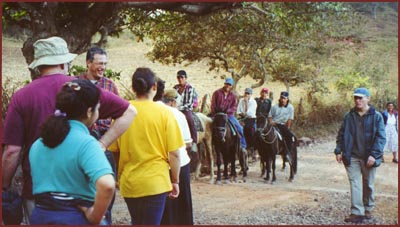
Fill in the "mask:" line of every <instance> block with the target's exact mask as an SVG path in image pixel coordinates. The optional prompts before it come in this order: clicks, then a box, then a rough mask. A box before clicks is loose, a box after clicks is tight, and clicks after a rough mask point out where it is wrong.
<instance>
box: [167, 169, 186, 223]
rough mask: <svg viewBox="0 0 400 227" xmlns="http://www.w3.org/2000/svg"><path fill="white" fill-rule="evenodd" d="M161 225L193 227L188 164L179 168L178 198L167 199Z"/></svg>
mask: <svg viewBox="0 0 400 227" xmlns="http://www.w3.org/2000/svg"><path fill="white" fill-rule="evenodd" d="M161 225H193V209H192V193H191V190H190V165H189V164H187V165H185V166H182V167H181V171H180V173H179V196H178V198H176V199H169V198H168V199H167V201H166V203H165V210H164V214H163V217H162V220H161Z"/></svg>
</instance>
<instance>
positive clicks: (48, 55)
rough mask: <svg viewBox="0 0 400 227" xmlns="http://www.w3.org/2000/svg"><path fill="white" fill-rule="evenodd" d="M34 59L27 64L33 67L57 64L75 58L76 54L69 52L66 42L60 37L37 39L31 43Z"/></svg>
mask: <svg viewBox="0 0 400 227" xmlns="http://www.w3.org/2000/svg"><path fill="white" fill-rule="evenodd" d="M33 48H34V53H35V59H34V60H33V62H32V63H31V64H30V65H29V68H31V69H34V68H36V67H38V66H40V65H58V64H64V63H68V62H70V61H72V60H74V59H75V57H76V56H77V55H76V54H71V53H69V50H68V46H67V43H66V42H65V40H64V39H62V38H60V37H56V36H54V37H50V38H47V39H39V40H37V41H36V42H35V43H34V44H33Z"/></svg>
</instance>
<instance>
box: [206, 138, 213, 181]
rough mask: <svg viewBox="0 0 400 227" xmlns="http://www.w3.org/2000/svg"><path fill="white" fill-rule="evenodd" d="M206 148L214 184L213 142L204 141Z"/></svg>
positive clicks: (211, 178)
mask: <svg viewBox="0 0 400 227" xmlns="http://www.w3.org/2000/svg"><path fill="white" fill-rule="evenodd" d="M204 147H205V151H206V156H209V159H208V160H209V166H210V183H212V182H214V155H213V150H212V143H211V141H210V140H206V139H204Z"/></svg>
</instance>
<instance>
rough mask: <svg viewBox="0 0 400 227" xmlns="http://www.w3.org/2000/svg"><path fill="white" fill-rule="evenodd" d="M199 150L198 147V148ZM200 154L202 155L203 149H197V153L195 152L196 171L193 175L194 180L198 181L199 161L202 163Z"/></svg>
mask: <svg viewBox="0 0 400 227" xmlns="http://www.w3.org/2000/svg"><path fill="white" fill-rule="evenodd" d="M198 147H199V148H200V146H198ZM202 152H203V153H204V149H199V150H198V152H196V155H197V163H196V170H195V174H194V179H196V180H199V179H200V171H201V161H202V157H201V156H202V155H201V154H202Z"/></svg>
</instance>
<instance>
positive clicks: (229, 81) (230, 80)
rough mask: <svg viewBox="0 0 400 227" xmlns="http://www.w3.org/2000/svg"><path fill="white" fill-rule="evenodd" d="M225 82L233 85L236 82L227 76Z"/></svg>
mask: <svg viewBox="0 0 400 227" xmlns="http://www.w3.org/2000/svg"><path fill="white" fill-rule="evenodd" d="M225 83H226V84H230V85H232V86H233V84H234V83H235V82H234V81H233V79H232V78H226V80H225Z"/></svg>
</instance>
